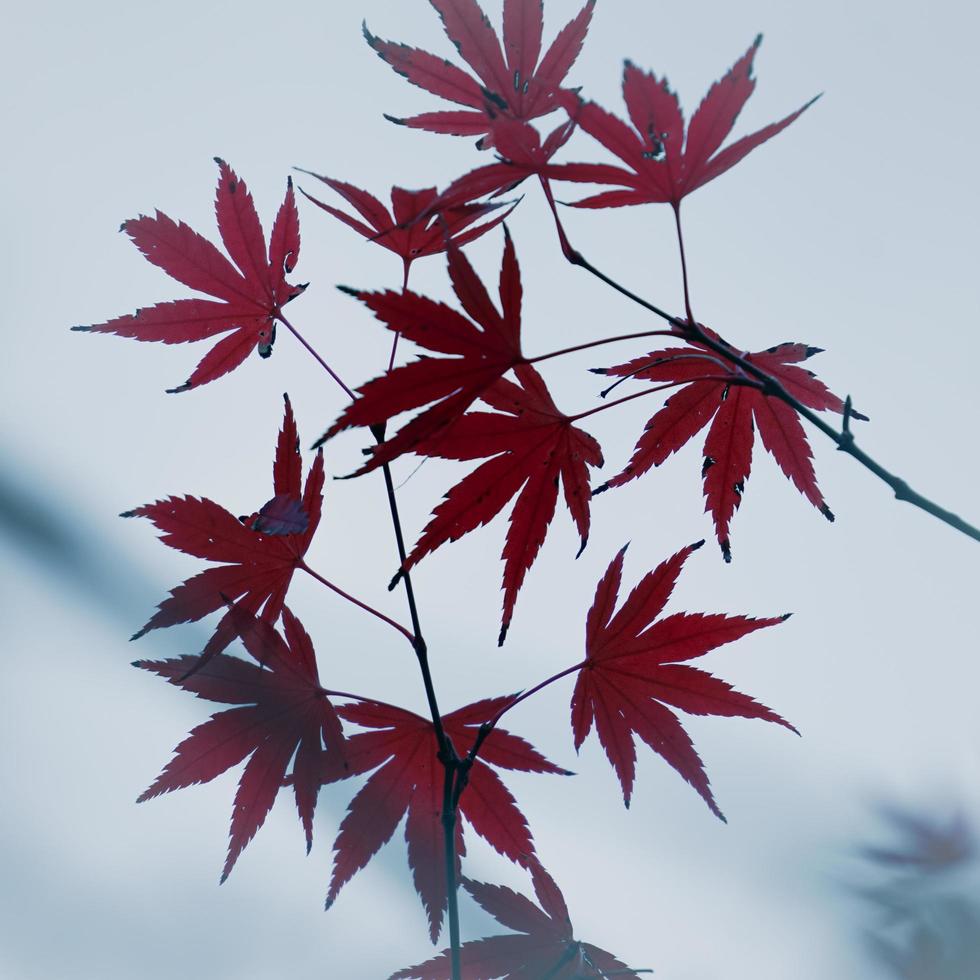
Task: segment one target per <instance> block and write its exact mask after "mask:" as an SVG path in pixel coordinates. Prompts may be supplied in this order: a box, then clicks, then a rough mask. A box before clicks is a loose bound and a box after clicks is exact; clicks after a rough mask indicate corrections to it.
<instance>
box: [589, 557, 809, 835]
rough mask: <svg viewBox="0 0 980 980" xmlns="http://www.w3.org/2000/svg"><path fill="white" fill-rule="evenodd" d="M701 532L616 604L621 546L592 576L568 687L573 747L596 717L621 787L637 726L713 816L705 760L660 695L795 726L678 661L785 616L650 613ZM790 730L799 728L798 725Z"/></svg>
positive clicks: (629, 776)
mask: <svg viewBox="0 0 980 980" xmlns="http://www.w3.org/2000/svg"><path fill="white" fill-rule="evenodd" d="M703 544H704V542H703V541H699V542H698V543H697V544H693V545H691V546H689V547H687V548H683V549H681V550H680V551H679V552H677V554H676V555H674V556H673V557H671V558H668V559H667V560H666V561H665V562H663V563H662V564H661V565H659V566H658V567H657V568H656V569H655V570H654V571H652V572H649V573H648V574H647V575H645V576H644V577H643V578H642V579H641V580H640V582H639V583H638V584H637V585H636V587H635V588H634V589H633V591H632V592H631V593H630V594H629V596H628V598H627V599H626V601H625V602H624V603H623V604H622V606H621V607H620V608H619V611H618V612H616V611H615V609H616V604H617V602H618V597H619V586H620V581H621V579H622V572H623V556H624V555H625V553H626V548H625V547H624V548H622V549H621V550H620V551H619V553H618V554H617V555H616V557H615V558H614V559H613V560H612V562H610V564H609V567H608V568H607V569H606V572H605V574H604V575H603V577H602V578H601V579H600V580H599V584H598V586H597V588H596V593H595V600H594V602H593V603H592V608H591V609H590V610H589V614H588V617H587V619H586V626H585V651H586V656H585V660H584V661H583V663H582V667H581V670H580V671H579V674H578V678H577V680H576V682H575V690H574V691H573V693H572V703H571V711H572V734H573V737H574V739H575V749H576V751H577V750H578V749H579V748H580V747H581V745H582V743H583V742H584V741H585V738H586V736H587V735H588V734H589V732H590V731H591V730H592V724H593V722H594V723H595V726H596V733H597V734H598V736H599V741H600V743H601V744H602V747H603V749H605V751H606V756H607V757H608V759H609V761H610V762H611V763H612V766H613V769H614V770H615V771H616V775H617V776H618V777H619V782H620V785H621V786H622V788H623V800H624V802H625V803H626V805H627V806H629V805H630V798H631V796H632V794H633V781H634V776H635V769H636V746H635V744H634V736H636V735H638V736H639V737H640V738H641V739H642V740H643V741H644V742H646V744H647V745H649V746H650V748H651V749H653V751H654V752H656V753H657V754H658V755H660V756H662V757H663V758H664V760H665V761H666V762H667V763H668V764H669V765H671V766H672V767H673V768H674V769H676V770H677V772H678V773H680V775H681V776H683V778H684V779H685V780H686V781H687V782H688V783H690V784H691V786H693V787H694V789H696V790H697V792H698V793H700V794H701V796H702V797H703V799H704V801H705V802H706V803H707V804H708V806H709V807H710V809H711V811H712V812H713V813H714V814H715V815H716V816H718V817H720V818H721V819H722V820H724V819H725V818H724V816H722V812H721V810H719V809H718V805H717V804H716V803H715V800H714V796H713V795H712V793H711V787H710V785H709V783H708V777H707V774H706V773H705V771H704V765H703V764H702V762H701V759H700V757H699V756H698V754H697V752H696V751H695V748H694V745H693V743H692V742H691V739H690V738H689V736H688V734H687V732H685V731H684V729H683V727H682V726H681V723H680V722H679V721H678V719H677V716H676V715H675V714H674V713H673V712H672V711H671V710H670V708H669V707H667V705H671V706H672V707H674V708H680V709H681V710H682V711H686V712H688V713H689V714H694V715H723V716H725V717H733V716H737V717H741V718H762V719H764V720H766V721H774V722H776V723H777V724H779V725H783V726H785V727H786V728H788V729H790V731H794V732H795V731H796V729H795V728H793V726H792V725H790V724H789V722H787V721H784V720H783V719H782V718H780V717H779V715H777V714H776V713H775V712H774V711H771V710H770V709H769V708H767V707H765V705H762V704H759V702H758V701H754V700H753V699H752V698H750V697H747V696H746V695H744V694H740V693H739V692H738V691H736V690H734V689H733V688H731V687H729V685H728V684H726V683H725V682H724V681H721V680H719V679H718V678H717V677H714V676H712V675H711V674H709V673H707V672H705V671H703V670H699V669H698V668H696V667H688V666H685V665H684V661H688V660H693V659H694V658H695V657H700V656H703V655H704V654H706V653H708V652H709V651H710V650H714V649H715V648H716V647H719V646H721V645H722V644H725V643H730V642H731V641H732V640H737V639H739V637H742V636H745V635H746V634H747V633H752V632H754V631H755V630H758V629H764V628H766V627H767V626H775V625H776V624H777V623H781V622H784V621H785V620H786V618H787V617H786V616H778V617H775V618H772V619H751V618H748V617H745V616H725V615H722V614H710V615H709V614H705V613H674V614H673V615H671V616H667V617H666V618H664V619H661V620H659V621H657V622H654V620H656V619H657V617H658V616H659V615H660V613H661V612H662V611H663V608H664V606H665V605H666V604H667V600H668V599H669V598H670V594H671V592H673V590H674V584H675V583H676V581H677V577H678V575H679V574H680V571H681V568H682V567H683V565H684V562H685V561H686V560H687V559H688V557H689V556H690V555H691V553H692V552H693V551H696V550H697V549H698V548H700V547H701V545H703ZM797 734H799V733H798V732H797Z"/></svg>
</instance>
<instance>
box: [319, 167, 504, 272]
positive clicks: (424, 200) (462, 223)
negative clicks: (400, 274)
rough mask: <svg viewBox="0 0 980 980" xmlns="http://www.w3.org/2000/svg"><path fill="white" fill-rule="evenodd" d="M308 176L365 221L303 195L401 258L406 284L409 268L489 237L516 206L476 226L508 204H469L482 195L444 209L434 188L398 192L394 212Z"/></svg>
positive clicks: (348, 188)
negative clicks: (422, 259)
mask: <svg viewBox="0 0 980 980" xmlns="http://www.w3.org/2000/svg"><path fill="white" fill-rule="evenodd" d="M303 172H304V173H308V174H310V176H311V177H316V178H317V180H321V181H323V183H324V184H326V185H327V186H328V187H329V188H331V189H332V190H334V191H336V192H337V193H338V194H340V196H341V197H343V198H344V199H345V200H346V201H347V202H348V203H349V204H350V205H351V206H352V207H353V208H354V209H355V210H356V211H357V212H358V213H359V214H360V216H361V218H362V219H363V220H358V219H357V218H353V217H351V216H350V215H349V214H346V213H345V212H344V211H341V210H340V209H339V208H335V207H332V206H331V205H329V204H325V203H324V202H323V201H320V200H317V198H315V197H313V196H312V195H311V194H307V193H306V191H303V194H304V195H306V197H307V198H309V199H310V200H311V201H312V202H313V203H314V204H315V205H317V207H319V208H322V209H323V210H324V211H326V212H327V214H330V215H333V217H335V218H337V219H339V220H340V221H342V222H344V224H346V225H348V226H349V227H351V228H353V229H354V230H355V231H356V232H358V234H360V235H363V236H364V237H365V238H367V239H368V240H369V241H374V242H377V243H378V244H379V245H383V246H384V247H385V248H387V249H389V250H390V251H392V252H394V253H395V254H396V255H398V256H399V257H400V258H401V260H402V263H403V264H404V268H405V278H406V280H407V278H408V269H409V266H410V265H411V264H412V262H414V261H415V259H419V258H422V257H423V256H425V255H436V254H438V253H439V252H445V251H446V249H447V248H448V247H449V246H450V244H452V245H456V246H459V247H462V246H463V245H466V244H468V243H469V242H472V241H474V240H475V239H477V238H479V237H480V236H481V235H484V234H486V233H487V232H488V231H490V229H491V228H495V227H496V226H497V225H499V224H500V222H502V221H504V220H505V219H506V218H507V216H508V215H509V214H510V213H511V211H513V210H514V205H511V207H509V208H507V209H506V210H504V211H501V212H500V213H499V214H497V215H494V217H493V218H491V220H489V221H485V222H483V223H482V224H477V225H475V226H474V223H475V222H477V221H479V220H480V218H483V217H486V216H487V215H490V214H493V212H494V211H499V210H500V209H501V208H504V207H505V205H504V203H503V202H500V203H490V204H470V203H468V202H469V201H471V200H472V199H473V198H475V197H482V196H483V194H482V193H477V194H472V195H470V197H468V198H460V197H459V196H458V195H457V196H456V197H455V198H454V200H453V201H452V202H448V203H443V202H442V198H441V196H440V195H438V194H437V191H436V189H435V188H434V187H427V188H424V189H422V190H419V191H408V190H405V189H404V188H401V187H393V188H392V189H391V204H392V208H391V211H389V210H388V209H387V208H386V207H385V206H384V205H383V204H382V203H381V202H380V201H379V200H378V199H377V198H375V197H374V196H372V195H371V194H369V193H368V192H367V191H362V190H360V188H357V187H354V186H353V185H352V184H345V183H344V182H343V181H339V180H333V179H332V178H330V177H323V176H321V175H320V174H315V173H312V172H310V171H308V170H305V171H303Z"/></svg>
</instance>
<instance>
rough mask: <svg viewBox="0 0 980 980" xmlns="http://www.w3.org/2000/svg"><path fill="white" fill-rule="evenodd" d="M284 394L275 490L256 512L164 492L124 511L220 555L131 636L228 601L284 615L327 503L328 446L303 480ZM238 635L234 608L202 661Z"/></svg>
mask: <svg viewBox="0 0 980 980" xmlns="http://www.w3.org/2000/svg"><path fill="white" fill-rule="evenodd" d="M285 401H286V409H285V416H284V418H283V424H282V430H281V431H280V433H279V440H278V443H277V445H276V457H275V463H274V465H273V468H272V483H273V487H274V488H275V497H273V498H272V500H270V501H269V503H268V504H266V505H265V506H264V507H263V508H262V510H261V511H259V513H258V514H253V515H252V516H251V517H235V516H234V515H233V514H232V513H230V512H229V511H227V510H225V508H224V507H222V506H221V505H220V504H216V503H215V502H214V501H213V500H209V499H208V498H207V497H167V498H166V499H165V500H158V501H156V502H155V503H152V504H146V505H145V506H143V507H137V508H136V509H135V510H131V511H127V512H126V513H125V514H123V516H124V517H147V518H149V519H150V520H151V521H152V522H153V523H154V524H155V525H156V527H157V528H159V529H160V531H162V532H163V534H162V536H161V538H160V540H161V541H163V543H164V544H166V545H168V546H169V547H171V548H175V549H176V550H177V551H182V552H184V553H185V554H188V555H193V556H194V557H195V558H203V559H204V560H205V561H212V562H220V564H219V565H217V566H216V567H214V568H208V569H206V570H205V571H203V572H199V573H198V574H197V575H194V576H192V577H191V578H189V579H187V581H185V582H183V583H182V584H181V585H178V586H177V587H176V588H175V589H173V590H172V591H171V593H170V595H169V596H168V597H167V598H166V599H164V600H163V602H161V603H160V606H159V608H158V609H157V611H156V612H155V613H154V614H153V616H152V617H151V618H150V620H149V621H148V622H147V623H146V625H145V626H144V627H143V628H142V629H141V630H140V631H139V632H138V633H136V635H135V636H134V637H133V639H134V640H135V639H137V638H139V637H141V636H143V635H144V634H146V633H148V632H149V631H150V630H153V629H158V628H160V627H164V626H174V625H176V624H178V623H191V622H196V621H197V620H199V619H203V618H204V617H205V616H208V615H210V614H211V613H213V612H216V611H217V610H219V609H223V608H225V607H226V606H227V605H228V603H229V602H235V603H236V604H237V606H238V607H239V608H241V609H243V610H245V611H246V612H249V613H253V614H256V615H260V616H261V618H262V619H263V620H264V621H265V622H266V623H270V624H272V623H275V622H276V621H277V620H278V619H279V614H280V612H282V609H283V604H284V603H285V601H286V592H287V591H288V589H289V584H290V582H291V581H292V577H293V572H295V571H296V569H297V568H299V567H300V566H301V565H302V563H303V557H304V555H305V554H306V552H307V549H308V548H309V546H310V542H311V541H312V540H313V535H314V534H315V533H316V529H317V526H318V525H319V523H320V510H321V507H322V505H323V454H322V453H317V455H316V458H315V459H314V461H313V465H312V466H311V467H310V471H309V473H308V474H307V477H306V485H305V487H304V486H303V484H302V472H303V469H302V468H303V463H302V459H301V457H300V452H299V436H298V434H297V431H296V421H295V419H294V418H293V410H292V406H291V405H290V403H289V398H288V397H287V398H286V399H285ZM300 528H302V530H299V529H300ZM236 635H237V634H236V630H235V625H234V617H233V615H232V612H231V611H229V612H227V613H226V614H225V615H224V617H223V618H222V619H221V621H220V623H219V624H218V627H217V629H216V631H215V633H214V635H213V636H212V637H211V639H210V640H209V641H208V643H207V646H206V647H205V648H204V651H203V653H202V654H201V663H202V664H203V663H206V662H207V661H208V660H209V659H210V658H211V657H213V656H215V654H218V653H220V652H221V651H222V650H224V649H225V648H226V647H227V646H228V644H229V643H230V642H231V641H232V640H233V639H234V638H235V636H236Z"/></svg>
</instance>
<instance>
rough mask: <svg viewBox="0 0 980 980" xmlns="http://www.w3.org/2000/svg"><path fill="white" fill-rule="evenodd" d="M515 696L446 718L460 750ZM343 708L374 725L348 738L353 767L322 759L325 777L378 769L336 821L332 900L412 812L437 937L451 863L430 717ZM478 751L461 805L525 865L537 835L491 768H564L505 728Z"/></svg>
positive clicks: (416, 862) (419, 877) (415, 857)
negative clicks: (339, 821) (446, 850)
mask: <svg viewBox="0 0 980 980" xmlns="http://www.w3.org/2000/svg"><path fill="white" fill-rule="evenodd" d="M509 700H510V698H500V699H494V700H492V701H483V702H478V703H477V704H474V705H469V706H467V707H465V708H460V709H459V710H457V711H454V712H452V713H451V714H449V715H444V716H443V719H442V721H443V726H444V728H445V731H446V734H447V735H448V736H449V737H450V738H451V739H452V742H453V745H454V746H455V749H456V752H457V754H458V755H459V756H460V757H463V756H465V755H466V753H467V752H469V750H470V749H471V748H472V746H473V743H474V741H475V739H476V736H477V732H478V730H479V727H480V725H481V724H482V723H483V722H485V721H488V720H489V719H490V718H491V717H492V715H493V713H494V712H495V711H496V710H498V709H499V707H500V706H501V705H502V704H504V703H505V702H507V701H509ZM338 712H339V714H340V715H341V716H342V717H343V718H344V719H345V720H347V721H351V722H354V723H355V724H357V725H360V726H361V727H362V728H368V729H374V731H367V732H363V733H361V734H357V735H353V736H351V738H350V739H349V740H348V750H347V758H348V764H349V770H345V771H338V770H337V768H336V766H334V765H332V764H331V762H330V760H329V758H326V759H325V765H324V769H323V773H322V779H323V781H324V782H334V781H336V780H337V779H343V778H346V777H347V776H348V775H357V774H360V773H364V772H369V771H370V770H372V769H375V770H376V771H375V772H374V773H373V774H372V775H371V776H370V778H369V779H368V780H367V782H366V783H365V784H364V786H363V787H361V789H360V791H359V792H358V793H357V795H356V796H355V797H354V799H353V800H352V801H351V804H350V808H349V809H348V813H347V816H346V817H345V818H344V821H343V823H342V824H341V826H340V833H339V834H338V836H337V841H336V843H335V844H334V850H335V851H336V857H335V861H334V871H333V877H332V879H331V882H330V891H329V893H328V895H327V905H328V907H329V906H330V905H331V904H332V903H333V902H334V900H335V899H336V897H337V894H338V893H339V892H340V889H341V888H342V887H343V886H344V885H345V884H346V883H347V882H348V881H349V880H350V879H351V878H352V877H353V876H354V875H355V874H356V873H357V872H358V871H359V870H360V869H361V868H363V867H364V866H365V865H366V864H367V863H368V861H370V860H371V858H372V857H374V855H375V854H376V853H377V852H378V851H379V850H380V848H381V847H382V846H383V845H384V844H385V843H387V842H388V840H389V839H390V838H391V836H392V834H393V833H394V832H395V829H396V828H397V826H398V824H399V822H400V821H401V819H402V817H403V816H405V814H406V813H407V814H408V819H407V822H406V825H405V839H406V841H407V843H408V861H409V865H410V866H411V868H412V872H413V878H414V882H415V887H416V890H417V891H418V893H419V896H420V897H421V899H422V904H423V906H424V907H425V909H426V912H427V914H428V917H429V927H430V935H431V937H432V941H433V942H435V941H436V940H437V939H438V936H439V930H440V928H441V925H442V918H443V913H444V911H445V908H446V867H445V856H444V851H443V828H442V819H441V814H442V794H443V779H444V770H443V766H442V764H441V763H440V762H439V759H438V752H439V746H438V742H437V740H436V736H435V731H434V729H433V727H432V723H431V722H430V721H428V720H427V719H425V718H421V717H420V716H418V715H416V714H413V713H412V712H411V711H405V710H404V709H402V708H395V707H393V706H391V705H387V704H381V703H379V702H373V701H368V702H364V703H360V704H349V705H345V706H343V707H341V708H339V709H338ZM481 756H482V758H478V759H477V760H476V761H475V762H474V764H473V768H472V769H471V770H470V775H469V783H468V785H467V787H466V789H465V790H464V792H463V794H462V796H461V798H460V803H459V812H460V814H462V816H463V817H465V819H466V822H467V823H469V824H470V826H471V827H472V828H473V829H474V830H475V831H476V832H477V833H478V834H480V836H481V837H483V838H484V839H485V840H486V841H487V842H488V843H489V844H490V845H491V846H493V847H494V848H495V849H496V850H497V851H499V852H500V853H501V854H503V855H504V856H505V857H508V858H510V859H511V860H512V861H516V862H519V863H520V862H523V861H524V860H525V859H526V858H527V856H528V855H532V854H533V853H534V841H533V840H532V838H531V834H530V831H529V830H528V827H527V822H526V821H525V819H524V815H523V814H522V813H521V811H520V810H519V809H518V808H517V804H516V803H515V801H514V798H513V797H512V796H511V795H510V793H509V792H508V791H507V789H506V788H505V787H504V785H503V783H502V782H501V781H500V779H499V778H498V776H497V775H496V773H495V772H494V771H493V770H492V769H491V768H490V765H494V766H497V767H500V768H505V769H520V770H524V771H527V772H547V773H556V774H563V775H567V773H565V770H563V769H559V768H558V767H557V766H554V765H552V763H550V762H548V760H547V759H545V758H544V756H542V755H541V754H540V753H539V752H538V751H537V750H536V749H534V748H533V747H532V746H531V745H529V744H528V743H527V742H525V741H524V740H523V739H520V738H518V737H517V736H515V735H512V734H510V733H509V732H507V731H504V730H502V729H500V728H496V729H494V731H493V732H491V733H490V735H489V736H488V737H487V739H486V741H485V742H484V745H483V749H482V751H481ZM488 763H489V765H488ZM378 766H381V768H380V769H378V768H377V767H378ZM457 826H458V827H459V834H460V836H459V841H458V843H457V849H456V852H457V854H458V855H459V854H462V853H464V850H463V839H462V825H461V823H460V824H457Z"/></svg>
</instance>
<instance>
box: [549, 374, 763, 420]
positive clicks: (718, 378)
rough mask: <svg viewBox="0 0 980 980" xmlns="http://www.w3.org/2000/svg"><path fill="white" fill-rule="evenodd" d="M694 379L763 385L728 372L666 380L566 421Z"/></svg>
mask: <svg viewBox="0 0 980 980" xmlns="http://www.w3.org/2000/svg"><path fill="white" fill-rule="evenodd" d="M695 381H720V382H723V383H724V384H732V385H743V386H746V387H749V388H758V389H759V390H760V391H761V390H763V386H762V385H761V384H760V383H759V382H758V381H749V380H747V379H744V378H738V377H734V376H732V375H730V374H726V375H708V374H706V375H705V376H704V377H700V378H684V379H683V380H682V381H668V382H667V383H666V384H662V385H657V386H656V387H655V388H646V389H644V390H643V391H635V392H633V394H632V395H624V396H623V397H622V398H617V399H615V400H614V401H611V402H606V404H605V405H599V406H598V407H596V408H590V409H589V410H588V411H587V412H579V413H578V415H572V416H570V417H569V420H568V421H569V422H578V421H579V420H580V419H584V418H588V417H589V416H590V415H597V414H598V413H599V412H605V411H607V410H608V409H610V408H615V407H616V406H617V405H622V404H624V403H625V402H631V401H633V399H634V398H642V397H643V396H644V395H655V394H656V393H657V392H658V391H666V390H667V389H668V388H677V387H678V386H680V385H687V384H691V383H693V382H695Z"/></svg>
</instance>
